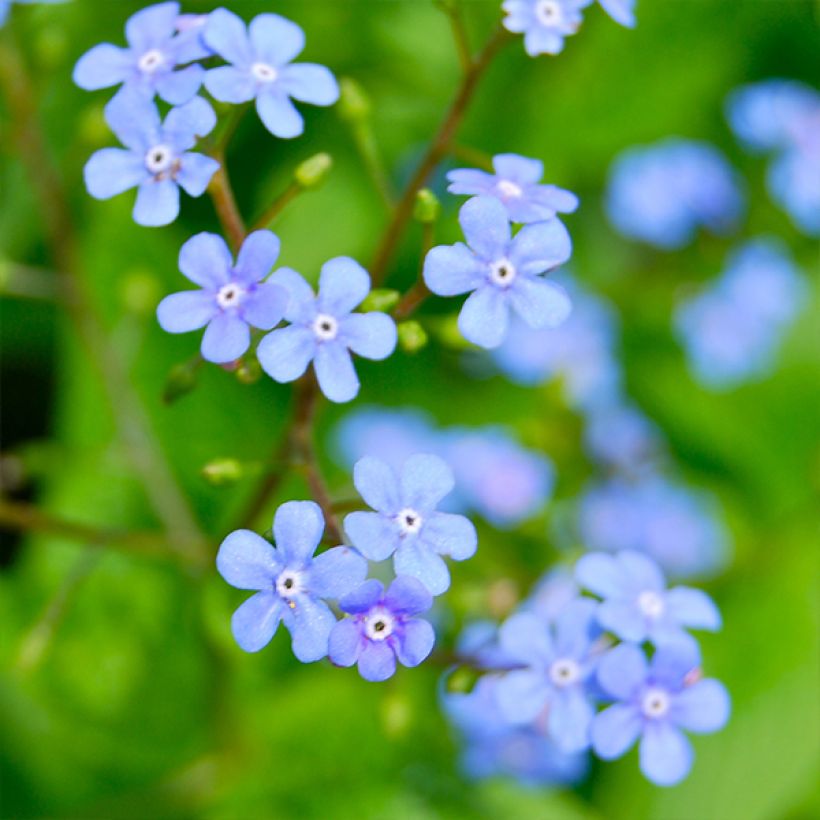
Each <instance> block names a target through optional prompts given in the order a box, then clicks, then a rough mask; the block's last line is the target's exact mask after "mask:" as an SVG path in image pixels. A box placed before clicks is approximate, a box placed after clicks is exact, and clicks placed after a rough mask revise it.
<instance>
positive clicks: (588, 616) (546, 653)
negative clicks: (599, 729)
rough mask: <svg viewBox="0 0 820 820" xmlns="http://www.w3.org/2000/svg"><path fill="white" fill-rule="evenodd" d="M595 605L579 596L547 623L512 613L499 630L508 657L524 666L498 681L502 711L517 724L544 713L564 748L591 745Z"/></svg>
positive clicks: (549, 732) (556, 740)
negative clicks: (590, 687)
mask: <svg viewBox="0 0 820 820" xmlns="http://www.w3.org/2000/svg"><path fill="white" fill-rule="evenodd" d="M595 609H596V604H595V602H594V601H592V600H590V599H589V598H577V599H576V600H574V601H572V602H571V603H569V604H567V605H566V607H565V608H564V609H563V611H562V612H561V614H560V615H559V616H558V617H557V618H556V619H555V622H554V625H549V624H547V623H546V622H545V621H544V620H543V619H542V618H540V617H538V615H536V614H534V613H532V612H520V613H518V614H516V615H513V616H512V617H510V618H508V619H507V620H506V621H505V622H504V623H503V624H502V625H501V629H500V630H499V634H498V637H499V646H500V648H501V651H502V652H503V653H504V656H505V657H507V658H509V659H510V660H511V661H514V662H517V663H518V664H519V665H520V666H523V667H524V668H523V669H515V670H513V671H511V672H507V673H506V674H505V675H504V677H503V678H502V679H501V680H500V681H499V682H498V685H497V686H496V698H497V700H498V706H499V708H500V709H501V713H502V714H503V715H504V716H505V717H506V718H507V720H509V721H510V722H511V723H513V724H515V725H525V724H529V723H532V722H533V721H534V720H536V718H538V717H539V716H540V715H542V714H545V715H546V730H547V735H548V736H549V738H550V739H551V740H552V741H553V742H554V743H555V745H556V746H557V747H558V748H559V749H560V750H561V751H563V752H577V751H580V750H581V749H585V748H586V747H587V746H589V743H590V740H589V726H590V723H591V722H592V718H593V715H594V714H595V711H594V709H593V705H592V700H591V696H590V693H589V691H588V690H589V686H588V681H589V678H590V676H591V675H592V673H593V672H594V671H595V665H596V660H597V654H598V653H596V651H595V647H594V644H593V637H594V635H595V623H594V616H595Z"/></svg>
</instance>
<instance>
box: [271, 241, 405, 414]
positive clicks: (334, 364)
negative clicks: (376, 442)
mask: <svg viewBox="0 0 820 820" xmlns="http://www.w3.org/2000/svg"><path fill="white" fill-rule="evenodd" d="M270 281H271V282H274V283H276V284H277V285H281V286H282V287H284V288H285V289H286V290H287V291H288V293H289V295H290V300H289V302H288V307H287V309H286V310H285V319H287V320H288V321H289V322H290V323H291V324H290V326H289V327H284V328H279V329H277V330H274V331H273V332H272V333H269V334H268V335H267V336H265V338H264V339H262V341H261V342H260V343H259V347H258V348H257V351H256V352H257V356H258V358H259V363H260V364H261V365H262V367H263V369H264V370H265V372H266V373H267V374H268V375H269V376H270V377H271V378H273V379H275V380H276V381H278V382H291V381H293V380H294V379H298V378H299V376H301V375H302V374H303V373H304V372H305V370H306V369H307V367H308V365H309V364H310V363H311V362H313V367H314V369H315V371H316V378H317V380H318V382H319V387H320V388H321V389H322V392H323V393H324V394H325V395H326V396H327V397H328V398H329V399H330V400H331V401H335V402H346V401H350V400H351V399H353V398H354V397H355V396H356V394H357V393H358V392H359V379H358V376H357V375H356V370H355V369H354V367H353V361H352V360H351V357H350V351H353V352H354V353H356V354H358V355H359V356H364V357H365V358H366V359H377V360H380V359H386V358H387V357H388V356H389V355H390V354H391V353H392V352H393V350H394V349H395V347H396V341H397V333H396V324H395V322H394V321H393V320H392V319H391V318H390V317H389V316H388V315H387V314H386V313H379V312H377V311H374V312H371V313H353V312H352V311H353V309H354V308H355V307H356V306H357V305H359V304H361V302H362V301H363V300H364V298H365V296H367V294H368V293H369V291H370V276H369V275H368V273H367V271H366V270H365V269H364V268H363V267H362V266H361V265H359V263H358V262H356V261H355V260H353V259H350V258H349V257H346V256H339V257H337V258H335V259H331V260H330V261H329V262H326V263H325V264H324V265H322V270H321V273H320V275H319V294H318V296H316V295H314V293H313V290H312V288H311V287H310V285H309V284H308V283H307V282H306V281H305V280H304V278H303V277H302V276H301V275H300V274H298V273H296V271H294V270H291V269H290V268H281V269H280V270H278V271H276V273H274V274H273V276H272V277H271V279H270Z"/></svg>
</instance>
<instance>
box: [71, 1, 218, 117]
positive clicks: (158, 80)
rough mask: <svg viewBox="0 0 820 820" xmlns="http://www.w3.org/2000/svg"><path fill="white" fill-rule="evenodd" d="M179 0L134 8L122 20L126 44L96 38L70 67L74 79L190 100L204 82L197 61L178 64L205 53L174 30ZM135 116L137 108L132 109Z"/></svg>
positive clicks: (171, 100)
mask: <svg viewBox="0 0 820 820" xmlns="http://www.w3.org/2000/svg"><path fill="white" fill-rule="evenodd" d="M178 18H179V3H159V4H158V5H156V6H149V7H148V8H145V9H142V10H141V11H138V12H137V13H136V14H134V15H132V16H131V17H130V18H129V19H128V22H126V24H125V36H126V39H127V40H128V46H129V47H128V48H119V47H118V46H114V45H111V43H100V44H99V45H96V46H94V48H92V49H91V50H90V51H88V52H86V53H85V54H84V55H83V56H82V57H80V59H79V60H78V62H77V65H76V66H75V67H74V82H75V83H76V84H77V85H78V86H80V88H84V89H86V90H87V91H96V90H97V89H98V88H108V87H109V86H112V85H119V84H120V83H122V86H123V89H130V90H135V91H138V92H140V93H141V94H142V95H143V96H146V97H148V98H149V99H150V98H153V96H154V94H158V95H159V96H160V97H162V99H163V100H165V101H166V102H169V103H171V104H172V105H180V104H182V103H185V102H188V100H190V99H191V97H193V96H194V94H196V92H197V91H198V90H199V87H200V86H201V85H202V79H203V77H204V76H205V69H204V68H202V66H200V65H196V64H194V65H188V66H186V67H185V68H180V69H178V68H177V67H178V66H181V65H185V63H190V62H191V61H192V60H196V59H199V58H200V57H202V56H203V54H202V49H201V45H200V44H199V43H198V42H197V41H196V40H195V39H192V38H190V37H180V36H177V21H178ZM134 116H135V118H136V117H137V116H138V114H137V113H136V112H135V115H134Z"/></svg>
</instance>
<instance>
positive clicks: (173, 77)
mask: <svg viewBox="0 0 820 820" xmlns="http://www.w3.org/2000/svg"><path fill="white" fill-rule="evenodd" d="M205 74H206V72H205V69H204V68H203V67H202V66H201V65H199V64H198V63H194V64H193V65H189V66H185V68H180V69H178V70H176V71H169V72H168V73H167V74H165V75H163V76H161V77H158V78H157V94H158V95H159V96H160V97H161V98H162V99H163V100H165V102H168V103H171V105H182V104H184V103H187V102H188V101H189V100H190V99H191V98H192V97H193V96H194V95H195V94H196V92H197V91H199V88H200V86H201V85H202V81H203V80H204V79H205Z"/></svg>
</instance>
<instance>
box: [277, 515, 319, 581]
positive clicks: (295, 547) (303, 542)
mask: <svg viewBox="0 0 820 820" xmlns="http://www.w3.org/2000/svg"><path fill="white" fill-rule="evenodd" d="M324 531H325V519H324V517H323V516H322V510H321V509H320V507H319V505H318V504H316V503H315V502H313V501H286V502H285V503H284V504H282V506H281V507H279V509H278V510H277V511H276V515H275V516H274V518H273V540H274V541H275V542H276V546H277V548H278V549H279V551H280V552H281V553H282V556H283V559H284V561H285V562H286V563H287V564H288V565H289V566H290V565H293V566H297V565H303V564H307V563H308V562H309V561H310V557H311V556H312V555H313V553H314V552H316V547H318V546H319V542H320V541H321V540H322V533H323V532H324Z"/></svg>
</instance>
